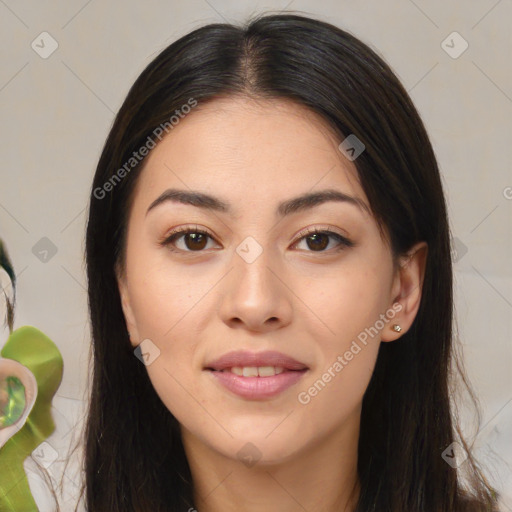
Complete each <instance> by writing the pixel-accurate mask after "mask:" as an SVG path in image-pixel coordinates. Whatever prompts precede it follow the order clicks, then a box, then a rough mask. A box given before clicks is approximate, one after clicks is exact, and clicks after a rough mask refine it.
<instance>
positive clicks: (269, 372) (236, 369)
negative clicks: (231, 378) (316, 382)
mask: <svg viewBox="0 0 512 512" xmlns="http://www.w3.org/2000/svg"><path fill="white" fill-rule="evenodd" d="M205 370H209V371H212V372H221V373H233V374H234V375H238V376H239V377H273V376H274V375H280V374H281V373H287V372H301V373H304V372H306V371H307V368H304V369H302V370H292V369H289V368H283V367H282V366H233V367H232V368H224V369H223V370H216V369H215V368H205Z"/></svg>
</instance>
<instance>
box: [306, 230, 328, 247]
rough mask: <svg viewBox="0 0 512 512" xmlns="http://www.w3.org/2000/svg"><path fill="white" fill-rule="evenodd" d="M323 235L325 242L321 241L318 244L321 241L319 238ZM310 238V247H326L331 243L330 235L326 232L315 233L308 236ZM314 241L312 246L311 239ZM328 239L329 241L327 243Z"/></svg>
mask: <svg viewBox="0 0 512 512" xmlns="http://www.w3.org/2000/svg"><path fill="white" fill-rule="evenodd" d="M321 237H323V241H324V243H320V245H319V244H318V241H319V238H321ZM307 240H308V247H309V248H310V249H315V248H316V249H325V248H326V247H327V245H329V240H328V237H327V236H326V235H325V234H324V233H315V234H313V235H311V236H309V237H308V238H307ZM311 240H312V241H313V247H312V246H311V244H310V243H309V241H311ZM326 240H327V243H325V242H326Z"/></svg>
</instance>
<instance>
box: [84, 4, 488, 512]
mask: <svg viewBox="0 0 512 512" xmlns="http://www.w3.org/2000/svg"><path fill="white" fill-rule="evenodd" d="M234 95H245V96H250V97H254V98H260V99H265V98H273V99H275V98H282V99H288V100H292V101H294V102H296V103H297V104H301V105H305V106H306V107H308V108H309V109H311V111H314V112H316V113H318V114H320V115H321V116H322V117H323V118H324V119H325V120H326V122H327V123H328V124H329V126H330V127H332V129H333V131H334V132H335V133H336V134H337V135H338V136H339V137H340V142H341V140H343V138H344V137H346V136H348V135H350V134H354V135H355V136H356V137H357V138H358V139H359V140H361V141H362V142H363V143H364V145H365V147H366V149H365V151H364V152H363V153H362V154H361V155H360V156H359V157H358V158H357V160H355V161H354V164H355V165H356V168H357V171H358V174H359V178H360V182H361V185H362V187H363V189H364V192H365V194H366V196H367V197H368V200H369V203H370V206H371V208H372V212H373V214H374V216H375V219H376V220H377V222H378V223H379V226H380V227H381V229H384V230H386V231H387V232H388V233H389V239H390V242H391V248H392V252H393V255H394V257H397V256H398V255H401V254H403V253H405V252H406V251H407V250H408V249H409V248H410V247H411V246H412V245H413V244H414V243H416V242H418V241H421V240H424V241H426V242H427V243H428V247H429V251H428V258H427V264H426V271H425V278H424V283H423V290H422V297H421V306H420V309H419V311H418V314H417V316H416V319H415V321H414V323H413V325H412V327H411V328H410V330H409V331H408V332H407V333H406V334H405V335H404V336H403V337H402V338H401V339H400V340H399V341H397V342H393V343H381V345H380V349H379V354H378V359H377V362H376V366H375V370H374V373H373V376H372V379H371V381H370V383H369V386H368V388H367V390H366V393H365V395H364V399H363V404H362V416H361V430H360V440H359V449H358V451H359V453H358V474H359V479H360V483H361V493H360V498H359V502H358V504H357V512H369V511H374V512H385V511H393V512H411V511H414V512H434V511H435V512H459V511H460V512H462V511H469V510H471V511H475V512H476V511H481V512H483V511H489V510H495V509H494V508H492V507H494V506H495V505H494V504H495V499H496V495H497V493H496V491H495V490H494V489H492V488H491V486H490V485H489V484H488V483H487V481H486V480H485V478H484V476H483V474H482V472H481V471H480V470H479V468H478V465H477V463H476V461H475V460H474V458H473V457H472V456H471V453H470V449H469V447H468V445H467V444H466V442H465V441H464V439H463V438H462V435H461V432H460V429H459V427H458V425H457V423H456V421H455V415H454V413H453V408H452V406H451V404H450V390H451V387H450V384H451V382H452V380H451V371H452V364H453V362H454V361H455V362H456V365H455V366H456V367H457V368H459V370H461V372H462V376H463V381H464V384H465V385H466V386H468V389H469V390H470V394H471V396H472V398H473V400H475V399H474V395H473V392H472V391H471V389H470V387H469V385H468V383H467V381H466V378H465V377H464V375H463V370H462V367H461V365H460V364H459V362H458V359H457V353H456V351H455V350H454V346H453V337H454V334H453V330H454V326H453V296H452V261H451V253H450V232H449V224H448V219H447V211H446V204H445V199H444V194H443V188H442V183H441V178H440V173H439V169H438V165H437V162H436V158H435V155H434V152H433V149H432V146H431V143H430V141H429V138H428V136H427V133H426V130H425V127H424V125H423V123H422V121H421V119H420V116H419V114H418V112H417V111H416V109H415V107H414V106H413V104H412V102H411V99H410V98H409V96H408V94H407V92H406V91H405V89H404V88H403V86H402V85H401V83H400V82H399V80H398V79H397V77H396V76H395V74H394V73H393V71H392V70H391V69H390V67H389V66H388V65H387V64H386V63H385V62H384V61H383V60H382V58H380V57H379V56H378V55H377V54H376V53H375V52H374V51H373V50H371V49H370V48H369V47H368V46H367V45H366V44H364V43H363V42H361V41H360V40H359V39H357V38H356V37H354V36H353V35H351V34H350V33H348V32H346V31H344V30H342V29H340V28H338V27H335V26H333V25H331V24H329V23H326V22H323V21H320V20H316V19H313V18H311V17H307V16H303V15H297V14H277V15H273V14H271V15H259V16H256V17H254V18H253V19H252V20H250V21H248V22H247V23H245V24H244V25H243V26H235V25H231V24H220V23H215V24H210V25H207V26H203V27H201V28H198V29H196V30H194V31H192V32H191V33H189V34H187V35H185V36H184V37H181V38H180V39H179V40H177V41H175V42H174V43H172V44H171V45H170V46H168V47H167V48H165V49H164V50H163V51H162V52H161V53H160V54H159V55H158V56H157V57H156V58H155V59H154V60H153V61H152V62H151V63H150V64H149V65H148V66H147V67H146V68H145V69H144V71H143V72H142V73H141V75H140V76H139V77H138V78H137V80H136V82H135V83H134V84H133V86H132V87H131V89H130V91H129V93H128V95H127V97H126V99H125V101H124V103H123V105H122V106H121V108H120V110H119V112H118V114H117V116H116V118H115V121H114V123H113V126H112V129H111V131H110V133H109V135H108V138H107V140H106V143H105V146H104V148H103V152H102V154H101V157H100V159H99V163H98V166H97V169H96V174H95V176H94V182H93V185H92V189H91V198H90V205H89V212H88V223H87V233H86V263H87V277H88V297H89V309H90V319H91V326H92V350H93V353H92V355H93V368H92V387H91V395H90V405H89V411H88V417H87V421H86V433H85V493H86V504H87V508H88V510H89V511H90V512H99V511H101V512H105V511H109V512H121V511H122V512H129V511H148V510H151V511H154V512H157V511H185V510H188V509H189V508H190V507H194V502H193V482H192V478H191V473H190V469H189V466H188V463H187V459H186V456H185V453H184V449H183V445H182V442H181V437H180V432H179V428H178V424H177V420H176V419H175V418H174V417H173V415H172V414H171V413H170V412H169V410H168V409H167V408H166V407H165V406H164V405H163V403H162V402H161V400H160V399H159V397H158V396H157V394H156V392H155V390H154V389H153V387H152V385H151V382H150V380H149V377H148V375H147V372H146V370H145V367H144V366H143V365H142V364H141V363H140V361H139V360H138V359H137V358H136V357H134V354H133V347H132V346H131V344H130V341H129V338H128V335H127V332H126V325H125V320H124V317H123V313H122V309H121V303H120V297H119V293H118V288H117V284H116V278H115V267H116V265H120V266H122V262H123V256H124V251H125V235H126V228H127V219H128V212H129V209H130V205H131V200H132V198H133V190H134V186H135V183H136V180H137V177H138V176H139V175H140V170H141V164H140V163H137V165H133V166H131V164H130V166H128V167H127V166H126V163H127V162H129V161H130V158H132V157H133V153H134V152H136V151H137V150H138V149H139V148H140V147H141V146H143V145H144V144H145V143H146V141H147V140H148V137H151V136H154V131H155V129H157V128H158V127H159V126H161V125H163V124H165V123H167V125H169V122H168V121H169V119H170V118H171V116H172V115H173V114H174V113H175V111H176V110H177V109H178V110H179V109H180V108H181V107H182V105H185V104H187V103H188V102H189V100H190V99H191V98H194V99H195V100H196V101H197V102H199V103H202V102H203V103H204V102H206V101H213V100H215V98H218V97H220V96H224V97H225V96H234ZM142 161H143V160H142ZM123 166H124V169H125V172H124V173H123V172H119V170H120V169H122V168H123ZM106 183H110V186H108V187H106V186H105V184H106ZM455 441H457V442H459V443H460V444H461V445H462V446H463V447H464V448H465V450H466V452H467V456H468V458H467V460H466V461H465V462H464V464H463V465H462V466H461V468H459V470H457V468H455V467H452V465H450V464H448V463H447V462H446V461H445V460H444V458H443V457H442V454H443V452H444V451H445V449H446V448H447V447H449V445H451V443H453V442H455ZM462 469H464V470H465V477H466V480H468V482H469V483H468V484H467V485H465V486H463V485H462V474H461V471H462Z"/></svg>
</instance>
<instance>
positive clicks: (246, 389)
mask: <svg viewBox="0 0 512 512" xmlns="http://www.w3.org/2000/svg"><path fill="white" fill-rule="evenodd" d="M306 372H307V370H300V371H299V370H295V371H294V370H285V371H284V372H283V373H280V374H278V375H273V376H271V377H240V376H239V375H235V374H234V373H231V372H228V371H225V372H222V371H214V370H210V373H211V374H212V375H213V377H214V378H216V379H217V380H218V382H220V384H222V385H223V386H224V387H225V388H227V389H228V390H229V391H231V392H232V393H235V394H236V395H238V396H241V397H243V398H247V399H250V400H261V399H265V398H271V397H273V396H276V395H278V394H279V393H281V392H283V391H284V390H285V389H287V388H289V387H290V386H293V384H295V383H296V382H297V381H298V380H300V378H301V377H302V376H303V375H304V373H306Z"/></svg>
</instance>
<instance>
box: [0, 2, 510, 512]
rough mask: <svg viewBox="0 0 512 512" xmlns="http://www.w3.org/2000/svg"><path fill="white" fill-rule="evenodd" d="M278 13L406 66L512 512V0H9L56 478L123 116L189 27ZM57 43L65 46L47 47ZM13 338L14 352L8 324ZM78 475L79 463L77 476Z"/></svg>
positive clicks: (16, 179)
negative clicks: (103, 187) (95, 180)
mask: <svg viewBox="0 0 512 512" xmlns="http://www.w3.org/2000/svg"><path fill="white" fill-rule="evenodd" d="M279 10H293V11H295V12H298V13H303V14H310V15H313V16H315V17H318V18H320V19H323V20H326V21H329V22H331V23H333V24H335V25H338V26H339V27H341V28H343V29H345V30H348V31H350V32H352V33H353V34H354V35H356V36H357V37H359V38H360V39H362V40H363V41H364V42H366V43H367V44H369V45H370V46H371V47H372V48H373V49H374V50H376V51H377V52H378V53H379V54H380V55H381V56H382V57H383V58H384V59H385V60H386V61H387V62H388V63H389V64H390V65H391V66H392V68H393V69H394V70H395V72H396V73H397V74H398V76H399V78H400V79H401V80H402V82H403V84H404V86H405V87H406V89H407V90H408V91H409V93H410V95H411V97H412V99H413V101H414V102H415V104H416V106H417V108H418V109H419V111H420V113H421V115H422V118H423V120H424V122H425V124H426V126H427V130H428V132H429V134H430V137H431V140H432V142H433V145H434V149H435V151H436V154H437V157H438V160H439V164H440V168H441V172H442V175H443V180H444V183H445V186H446V194H447V199H448V203H449V212H450V215H451V219H450V221H451V225H452V231H453V236H454V238H455V247H456V248H457V254H454V258H455V278H456V301H457V304H456V306H457V320H458V326H459V334H460V339H461V342H462V344H463V347H464V355H465V358H466V366H467V371H468V374H469V377H470V379H471V382H472V383H473V385H474V388H475V391H476V393H477V395H478V397H479V399H480V401H481V404H482V412H483V417H482V422H481V424H480V427H474V428H471V427H470V425H471V423H470V420H469V419H467V420H466V424H467V431H468V432H472V433H473V437H474V438H475V441H474V443H475V448H476V449H477V450H478V452H477V453H478V454H479V455H480V457H481V460H482V462H483V464H484V465H487V467H488V474H489V476H490V478H491V479H492V481H493V482H494V484H495V485H496V486H497V487H498V489H500V490H502V492H503V493H504V500H503V501H504V510H509V511H510V510H512V329H511V326H512V321H511V318H512V267H511V265H510V262H511V261H512V172H511V145H512V144H511V142H512V141H511V127H512V122H511V119H512V79H511V66H510V55H511V54H512V48H511V47H512V44H511V43H512V41H511V30H510V19H512V4H511V2H510V1H509V0H500V1H496V0H481V1H480V0H475V1H461V0H459V1H450V2H443V1H441V0H435V1H430V2H427V1H425V0H423V1H421V0H416V1H415V2H413V1H412V0H381V1H377V0H371V1H364V2H363V1H348V0H345V1H339V0H338V1H323V2H313V1H308V0H292V1H289V0H286V1H275V2H260V1H246V2H240V1H235V0H231V1H226V0H193V1H188V2H177V1H167V2H166V1H163V0H152V1H149V2H135V1H126V2H121V1H119V0H118V1H103V2H101V1H99V0H90V1H84V0H73V1H68V2H55V1H54V2H28V1H14V0H0V32H1V34H2V36H1V37H2V44H1V45H0V56H1V62H2V66H1V70H0V104H1V115H2V121H3V122H2V125H1V128H0V130H1V132H0V137H1V140H2V153H1V155H2V159H1V167H0V169H1V170H0V176H1V181H0V237H1V238H3V240H4V241H5V243H6V245H7V248H8V250H9V253H10V255H11V258H12V260H13V262H14V266H15V270H16V273H17V276H18V287H17V308H16V321H15V327H19V326H22V325H26V324H30V325H34V326H36V327H38V328H39V329H41V330H42V331H43V332H45V333H46V334H47V335H48V336H50V337H51V338H52V339H53V340H54V341H55V342H56V344H57V345H58V347H59V349H60V351H61V352H62V355H63V358H64V364H65V371H64V378H63V382H62V385H61V387H60V389H59V392H58V396H57V397H56V398H55V400H54V416H55V418H56V422H57V431H56V432H55V433H54V434H53V435H52V437H51V438H49V439H48V446H46V450H47V452H48V454H49V455H48V457H51V458H52V455H53V453H54V452H53V451H52V450H54V451H55V453H56V454H58V459H57V460H56V461H55V462H53V463H51V464H50V465H49V467H48V469H49V471H50V472H51V473H52V474H54V475H58V474H59V472H60V471H61V465H59V461H60V460H61V459H63V458H64V457H65V451H66V447H67V446H68V444H69V442H70V440H71V437H72V434H73V433H75V434H76V433H78V426H77V425H78V423H76V422H77V421H79V418H80V414H81V412H82V411H83V404H84V402H83V399H84V397H85V393H86V377H87V364H88V363H87V362H88V350H89V325H88V319H87V297H86V288H85V283H86V280H85V270H84V264H83V250H84V242H83V240H84V230H85V221H86V208H87V202H88V194H89V191H90V185H91V181H92V177H93V173H94V169H95V166H96V163H97V159H98V157H99V153H100V150H101V148H102V145H103V143H104V140H105V137H106V135H107V133H108V130H109V128H110V126H111V123H112V121H113V118H114V114H115V112H116V111H117V109H118V108H119V107H120V105H121V103H122V101H123V99H124V97H125V95H126V93H127V92H128V89H129V87H130V86H131V84H132V83H133V81H134V80H135V78H136V77H137V76H138V74H139V73H140V72H141V71H142V69H143V68H144V67H145V66H146V65H147V63H148V62H149V61H150V60H151V59H152V58H154V57H155V56H156V54H157V53H158V52H159V51H160V50H162V49H163V48H164V47H165V46H167V45H168V44H170V43H171V42H172V41H174V40H176V39H177V38H178V37H180V36H182V35H184V34H185V33H187V32H189V31H191V30H192V29H194V28H197V27H199V26H201V25H203V24H206V23H211V22H223V21H228V22H239V21H242V20H245V19H246V17H247V16H248V15H250V14H251V13H259V12H261V11H279ZM43 32H46V33H47V34H42V33H43ZM454 32H457V34H453V33H454ZM41 34H42V35H41ZM52 45H54V46H55V45H58V46H57V47H56V49H55V51H54V52H53V53H51V54H49V55H48V53H49V52H50V51H51V50H52ZM466 45H467V48H466ZM44 237H46V238H48V239H49V240H50V241H51V244H53V246H54V252H55V251H56V252H55V254H54V255H51V254H52V253H51V252H50V253H49V254H50V255H51V257H48V258H47V260H46V261H42V259H41V256H40V255H39V256H38V248H40V247H41V245H36V244H48V241H46V240H44V241H43V242H41V241H40V240H41V239H42V238H44ZM34 247H35V248H34ZM0 334H1V335H2V337H1V338H0V347H1V346H2V345H3V343H4V342H5V339H6V337H7V332H6V331H2V332H1V333H0ZM464 417H467V418H470V416H469V412H468V413H467V414H466V413H464ZM397 449H399V447H397ZM37 462H38V461H35V460H32V459H27V462H26V464H25V466H26V468H27V471H29V473H30V475H31V476H30V482H31V486H32V488H33V492H34V494H35V495H36V496H37V500H38V503H39V504H40V505H41V510H51V506H50V505H49V504H46V505H45V503H46V501H45V493H44V491H43V490H42V489H41V488H40V484H39V483H38V480H37V478H38V477H37V473H38V465H37ZM39 462H40V461H39ZM77 478H78V477H76V476H75V475H73V476H72V474H71V473H70V472H69V473H67V474H66V480H68V481H72V482H73V483H76V481H77ZM70 492H71V493H72V492H73V488H71V491H70ZM45 507H47V508H45Z"/></svg>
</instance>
